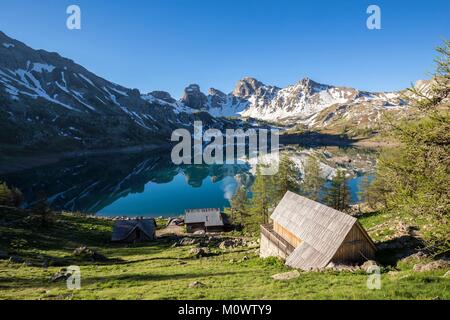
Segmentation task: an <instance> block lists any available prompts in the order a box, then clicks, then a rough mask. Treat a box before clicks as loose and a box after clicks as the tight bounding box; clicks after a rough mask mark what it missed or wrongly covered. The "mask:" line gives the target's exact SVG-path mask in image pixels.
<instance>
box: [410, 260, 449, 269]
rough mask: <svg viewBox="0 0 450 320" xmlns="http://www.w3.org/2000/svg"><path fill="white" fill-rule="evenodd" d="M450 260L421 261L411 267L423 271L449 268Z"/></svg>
mask: <svg viewBox="0 0 450 320" xmlns="http://www.w3.org/2000/svg"><path fill="white" fill-rule="evenodd" d="M449 267H450V262H449V261H447V260H443V259H440V260H436V261H432V262H430V263H423V264H416V265H414V267H413V271H416V272H425V271H432V270H439V269H444V268H449Z"/></svg>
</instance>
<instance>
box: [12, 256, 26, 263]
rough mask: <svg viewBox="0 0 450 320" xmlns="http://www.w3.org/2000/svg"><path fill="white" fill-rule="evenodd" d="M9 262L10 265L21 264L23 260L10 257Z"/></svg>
mask: <svg viewBox="0 0 450 320" xmlns="http://www.w3.org/2000/svg"><path fill="white" fill-rule="evenodd" d="M9 262H11V263H23V259H22V258H21V257H18V256H11V257H10V258H9Z"/></svg>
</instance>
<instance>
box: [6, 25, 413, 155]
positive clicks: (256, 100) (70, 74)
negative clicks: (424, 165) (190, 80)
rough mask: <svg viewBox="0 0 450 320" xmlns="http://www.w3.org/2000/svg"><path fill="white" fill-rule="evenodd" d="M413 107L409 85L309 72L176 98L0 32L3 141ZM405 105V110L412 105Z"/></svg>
mask: <svg viewBox="0 0 450 320" xmlns="http://www.w3.org/2000/svg"><path fill="white" fill-rule="evenodd" d="M389 110H396V112H407V110H408V105H407V102H406V101H405V100H404V99H402V92H389V93H386V92H379V93H374V92H367V91H360V90H357V89H354V88H348V87H339V86H331V85H325V84H320V83H317V82H314V81H313V80H311V79H308V78H305V79H302V80H300V81H299V82H298V83H296V84H294V85H291V86H288V87H286V88H279V87H276V86H270V85H266V84H264V83H262V82H260V81H258V80H256V79H254V78H250V77H246V78H243V79H242V80H239V81H238V83H237V85H236V87H235V89H234V90H233V92H231V93H224V92H222V91H220V90H218V89H214V88H211V89H209V90H208V93H207V94H205V93H203V92H202V91H201V89H200V87H199V86H198V85H196V84H191V85H189V86H188V87H186V89H185V92H184V95H183V97H181V98H180V99H175V98H173V97H171V95H170V94H169V93H167V92H164V91H153V92H150V93H141V92H139V90H137V89H130V88H126V87H124V86H121V85H119V84H115V83H113V82H110V81H108V80H105V79H103V78H101V77H99V76H97V75H95V74H94V73H92V72H90V71H89V70H87V69H85V68H84V67H82V66H80V65H78V64H76V63H75V62H74V61H72V60H70V59H67V58H64V57H61V56H60V55H59V54H57V53H53V52H47V51H44V50H34V49H32V48H30V47H28V46H27V45H25V44H24V43H21V42H19V41H17V40H14V39H12V38H10V37H8V36H7V35H5V34H4V33H2V32H0V125H1V126H2V128H3V130H1V131H0V144H1V145H6V146H10V147H14V148H22V149H28V150H58V151H64V150H77V149H86V148H87V149H89V148H105V147H121V146H130V145H142V144H157V145H158V144H164V143H166V142H168V141H169V140H170V136H171V132H172V131H173V130H174V129H176V128H188V129H192V127H193V122H194V121H195V120H202V121H203V123H204V125H205V127H215V128H219V129H223V128H228V127H248V126H252V125H254V123H255V122H254V121H248V120H249V119H251V120H254V119H257V120H261V121H263V122H269V123H273V124H274V123H276V124H277V125H280V124H282V125H286V126H294V125H295V126H298V125H301V126H304V127H306V128H309V129H314V130H322V129H324V128H327V127H331V126H333V125H336V124H339V123H342V121H344V122H345V123H346V125H349V124H350V125H354V126H358V125H359V126H363V127H374V126H376V125H377V123H378V121H379V120H380V118H381V113H383V112H385V111H389ZM405 110H406V111H405Z"/></svg>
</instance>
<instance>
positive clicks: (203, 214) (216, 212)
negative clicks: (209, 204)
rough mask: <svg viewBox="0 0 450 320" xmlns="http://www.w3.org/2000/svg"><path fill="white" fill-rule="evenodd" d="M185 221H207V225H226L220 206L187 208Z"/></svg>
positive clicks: (187, 222)
mask: <svg viewBox="0 0 450 320" xmlns="http://www.w3.org/2000/svg"><path fill="white" fill-rule="evenodd" d="M185 214H186V218H185V220H184V222H185V223H186V224H190V223H205V226H206V227H219V226H223V225H224V221H223V217H222V213H221V211H220V209H218V208H206V209H187V210H186V211H185Z"/></svg>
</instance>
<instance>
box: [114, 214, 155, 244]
mask: <svg viewBox="0 0 450 320" xmlns="http://www.w3.org/2000/svg"><path fill="white" fill-rule="evenodd" d="M155 239H156V221H155V219H153V218H148V219H128V220H117V221H116V222H115V223H114V227H113V233H112V237H111V241H112V242H122V243H134V242H147V241H152V240H155Z"/></svg>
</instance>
